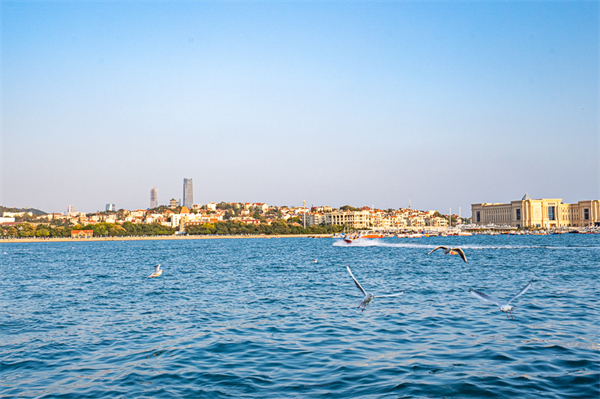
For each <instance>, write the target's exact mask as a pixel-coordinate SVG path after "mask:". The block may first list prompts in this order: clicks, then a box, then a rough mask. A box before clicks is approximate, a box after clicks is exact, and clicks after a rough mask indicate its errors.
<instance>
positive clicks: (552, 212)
mask: <svg viewBox="0 0 600 399" xmlns="http://www.w3.org/2000/svg"><path fill="white" fill-rule="evenodd" d="M471 212H472V223H474V224H476V225H480V226H483V225H488V224H495V225H504V226H512V227H516V228H532V227H538V228H546V229H547V228H554V227H587V226H598V225H600V200H587V201H579V202H577V203H576V204H566V203H563V202H562V199H561V198H542V199H532V198H531V197H530V196H529V194H525V196H524V197H523V198H521V200H516V201H511V202H510V203H508V204H503V203H481V204H471Z"/></svg>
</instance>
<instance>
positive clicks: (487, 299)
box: [469, 279, 533, 319]
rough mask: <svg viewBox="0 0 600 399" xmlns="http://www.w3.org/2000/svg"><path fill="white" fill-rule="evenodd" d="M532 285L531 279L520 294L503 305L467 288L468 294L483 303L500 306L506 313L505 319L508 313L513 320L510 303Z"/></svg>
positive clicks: (492, 298) (494, 299)
mask: <svg viewBox="0 0 600 399" xmlns="http://www.w3.org/2000/svg"><path fill="white" fill-rule="evenodd" d="M532 283H533V279H531V280H529V282H528V283H527V285H526V286H525V287H523V289H522V290H521V292H519V293H518V294H517V295H515V296H514V297H513V298H512V299H511V300H510V301H508V302H506V303H503V302H501V301H500V300H498V299H496V298H494V297H493V296H489V295H487V294H484V293H483V292H479V291H475V290H474V289H473V288H469V292H470V293H471V295H473V296H474V297H476V298H479V299H483V300H484V301H488V302H493V303H495V304H496V305H498V306H500V310H501V311H503V312H505V313H506V317H507V318H508V313H510V317H511V318H513V319H514V317H513V315H512V310H513V306H510V303H511V302H512V301H514V300H515V299H517V298H518V297H520V296H521V295H523V294H524V293H525V292H527V290H528V289H529V288H531V284H532Z"/></svg>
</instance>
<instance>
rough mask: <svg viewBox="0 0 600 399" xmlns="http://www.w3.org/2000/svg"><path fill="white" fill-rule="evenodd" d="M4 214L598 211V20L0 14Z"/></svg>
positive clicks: (147, 5) (594, 7) (229, 11)
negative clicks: (189, 193) (189, 194)
mask: <svg viewBox="0 0 600 399" xmlns="http://www.w3.org/2000/svg"><path fill="white" fill-rule="evenodd" d="M0 7H1V9H0V11H1V29H2V31H1V35H2V36H1V41H2V42H1V57H2V58H1V61H2V64H1V74H2V76H1V79H2V80H1V89H2V93H1V94H2V97H1V106H2V121H1V128H2V142H1V145H2V149H1V156H2V159H1V163H2V175H1V178H2V182H1V186H2V187H1V189H2V190H1V198H0V201H1V204H2V205H4V206H15V207H24V206H30V207H37V208H40V209H42V210H45V211H55V212H56V211H58V212H63V211H65V210H66V207H67V205H74V206H75V207H76V208H77V209H78V210H81V211H87V212H90V211H96V210H102V209H104V206H105V204H106V203H115V204H116V205H117V208H127V209H134V208H146V207H148V206H149V201H150V189H151V188H152V187H158V189H159V202H160V203H167V202H168V200H169V199H170V198H173V197H174V198H176V199H179V198H181V197H182V190H183V178H193V180H194V199H195V202H196V203H206V202H209V201H216V202H219V201H222V200H223V201H249V202H267V203H269V204H275V205H301V204H302V200H306V201H307V204H308V205H311V204H314V205H332V206H336V207H337V206H341V205H344V204H351V205H354V206H363V205H369V206H370V205H375V206H376V207H380V208H389V207H392V208H398V207H405V206H408V203H409V200H411V202H412V206H413V208H417V209H437V210H440V211H442V212H447V211H448V208H449V207H452V210H453V211H454V212H457V211H458V208H459V207H462V215H463V216H469V215H470V204H472V203H477V202H507V201H510V200H514V199H518V198H521V197H522V196H523V195H524V194H525V193H526V192H528V193H529V194H530V195H531V196H532V197H534V198H542V197H558V198H563V200H564V201H566V202H575V201H578V200H583V199H597V198H598V197H599V196H600V193H599V159H598V158H599V148H600V146H599V94H598V93H599V78H598V76H599V14H600V13H599V2H597V1H580V2H578V1H566V2H560V1H547V2H546V1H527V2H511V1H503V2H475V1H461V2H453V1H444V2H421V1H419V2H417V1H414V2H413V1H403V2H308V3H304V2H264V3H250V2H219V3H214V2H188V1H180V2H159V1H157V2H150V1H148V2H143V1H129V2H113V1H101V2H65V1H60V2H59V1H57V2H51V1H45V2H31V1H18V2H11V1H2V2H1V3H0Z"/></svg>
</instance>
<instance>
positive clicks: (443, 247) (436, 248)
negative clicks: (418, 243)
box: [427, 245, 448, 255]
mask: <svg viewBox="0 0 600 399" xmlns="http://www.w3.org/2000/svg"><path fill="white" fill-rule="evenodd" d="M438 249H443V250H446V249H448V247H445V246H443V245H440V246H439V247H435V248H433V249H432V250H431V251H430V252H429V253H428V254H427V255H429V254H431V253H432V252H435V251H437V250H438Z"/></svg>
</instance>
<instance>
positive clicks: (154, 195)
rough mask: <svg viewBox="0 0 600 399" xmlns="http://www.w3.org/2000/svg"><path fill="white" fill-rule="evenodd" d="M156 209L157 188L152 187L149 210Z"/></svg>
mask: <svg viewBox="0 0 600 399" xmlns="http://www.w3.org/2000/svg"><path fill="white" fill-rule="evenodd" d="M156 207H158V188H157V187H154V188H153V189H152V190H150V208H156Z"/></svg>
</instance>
